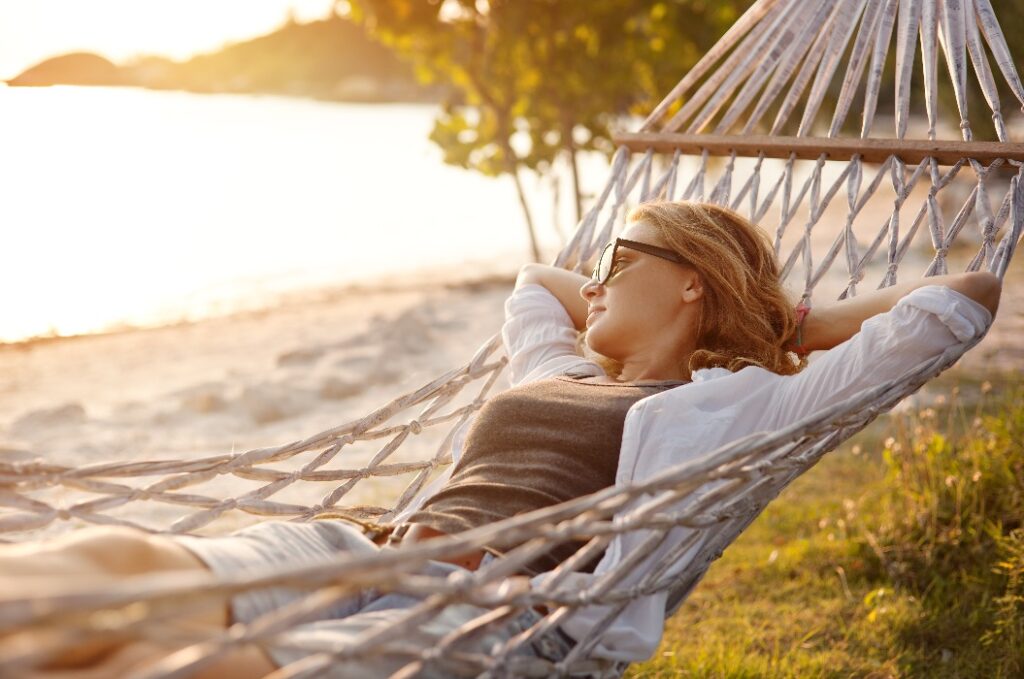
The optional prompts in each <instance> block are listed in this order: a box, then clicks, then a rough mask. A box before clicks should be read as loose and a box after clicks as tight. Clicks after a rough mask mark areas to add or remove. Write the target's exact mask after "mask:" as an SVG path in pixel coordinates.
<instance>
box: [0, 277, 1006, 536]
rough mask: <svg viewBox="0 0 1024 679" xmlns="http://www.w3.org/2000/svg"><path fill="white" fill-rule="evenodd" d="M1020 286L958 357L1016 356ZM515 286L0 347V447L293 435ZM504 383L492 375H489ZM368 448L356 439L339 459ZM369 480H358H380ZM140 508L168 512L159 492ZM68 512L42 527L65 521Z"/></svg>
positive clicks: (494, 320) (208, 443)
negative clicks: (976, 340) (993, 321)
mask: <svg viewBox="0 0 1024 679" xmlns="http://www.w3.org/2000/svg"><path fill="white" fill-rule="evenodd" d="M1019 269H1021V267H1020V266H1019V263H1018V265H1017V266H1015V267H1014V269H1012V270H1011V274H1012V275H1011V276H1010V280H1011V281H1012V280H1017V279H1019V278H1021V275H1020V274H1019V273H1017V270H1019ZM1014 287H1016V288H1019V285H1017V286H1014V285H1013V284H1012V282H1011V283H1010V284H1008V286H1007V293H1006V294H1005V295H1004V299H1003V305H1002V308H1001V310H1000V314H999V319H998V322H997V324H996V326H995V327H994V329H993V331H992V332H990V334H989V336H988V337H986V339H985V340H984V341H983V343H982V344H981V345H980V346H979V347H977V348H976V349H975V350H974V351H972V352H971V353H970V354H968V355H967V356H966V357H965V358H964V359H963V360H962V361H961V363H960V364H959V365H958V366H957V367H956V368H954V370H958V371H962V372H963V373H964V374H970V375H973V376H977V375H981V374H984V373H985V372H986V371H989V370H1019V369H1020V366H1021V365H1024V341H1022V339H1021V338H1022V337H1024V332H1022V331H1024V308H1022V306H1024V305H1022V303H1021V302H1022V299H1021V298H1022V296H1021V295H1019V294H1017V291H1016V290H1015V289H1014ZM511 289H512V279H511V277H509V276H507V275H504V276H498V277H494V278H487V279H480V280H477V281H475V282H461V283H457V284H456V283H448V284H445V283H441V282H436V283H432V284H430V285H421V286H398V287H395V288H393V289H388V290H383V289H377V290H360V289H347V290H324V291H321V292H318V293H312V294H307V295H306V296H305V297H303V298H301V299H293V300H292V301H290V302H289V303H287V304H282V305H280V306H276V307H274V308H270V309H267V310H263V311H257V312H246V313H239V314H235V315H230V316H224V317H219V318H210V319H206V320H202V321H197V322H192V323H181V324H177V325H171V326H166V327H159V328H153V329H140V330H129V331H124V332H115V333H110V334H102V335H87V336H81V337H73V338H65V339H52V340H36V341H31V342H25V343H20V344H11V345H4V346H2V347H0V455H2V456H3V458H4V459H8V460H14V459H26V458H29V457H36V456H38V457H41V458H43V459H44V460H46V461H48V462H55V463H60V464H66V465H69V466H75V465H82V464H91V463H97V462H105V461H114V460H141V459H175V458H176V459H190V458H195V457H200V456H207V455H218V454H224V453H231V452H242V451H246V450H249V449H252V448H261V447H266V446H271V445H278V444H283V443H287V442H289V441H293V440H297V439H302V438H305V437H307V436H309V435H312V434H315V433H317V432H320V431H322V430H325V429H328V428H330V427H333V426H336V425H339V424H342V423H345V422H348V421H350V420H353V419H355V418H357V417H360V416H362V415H364V414H366V413H367V412H369V411H370V410H372V409H374V408H376V407H378V406H380V405H382V404H384V403H386V402H387V401H389V400H390V399H392V398H394V397H395V396H398V395H400V394H402V393H405V392H407V391H410V390H412V389H414V388H416V387H419V386H421V385H422V384H424V383H426V382H428V381H429V380H431V379H433V378H435V377H437V376H438V375H441V374H442V373H444V372H445V371H447V370H449V369H451V368H453V367H456V366H458V365H460V364H462V363H464V362H465V361H467V360H468V359H469V358H470V357H471V356H472V355H473V353H474V351H475V350H476V349H477V348H478V347H479V346H480V345H481V344H482V343H483V342H485V341H486V340H487V339H489V338H490V337H491V336H492V335H493V334H494V333H495V332H497V331H498V330H499V329H500V326H501V320H502V314H503V301H504V299H505V298H506V297H507V295H508V294H509V292H510V291H511ZM505 385H506V383H505V382H504V377H502V378H501V380H499V382H498V383H497V384H496V385H495V388H497V389H500V388H503V387H504V386H505ZM919 398H921V397H919ZM439 436H440V432H438V433H437V434H436V435H434V434H433V432H429V433H426V432H425V435H424V436H421V437H415V438H410V439H409V440H408V441H407V442H406V443H405V444H404V445H403V450H404V452H403V457H404V458H405V459H411V457H407V456H413V457H414V456H416V455H429V454H430V452H431V449H432V448H433V447H434V446H436V444H437V442H438V440H439ZM357 447H358V446H357ZM372 452H373V449H372V448H367V449H365V450H363V451H361V452H360V451H358V450H353V451H352V452H351V453H349V456H350V457H348V458H346V460H351V461H356V460H358V459H366V458H367V457H368V456H369V455H371V454H372ZM353 456H355V457H353ZM376 481H377V480H373V483H366V484H361V485H366V486H367V487H368V488H369V489H370V490H371V491H374V488H375V487H374V484H375V483H376ZM246 483H247V482H244V481H242V480H239V479H235V478H234V477H228V478H220V479H217V480H215V482H214V483H212V484H208V485H206V486H205V487H204V489H203V492H204V493H206V494H209V495H213V496H215V497H217V496H221V495H217V494H219V493H238V492H244V490H247V489H248V488H250V487H251V486H248V485H246ZM309 485H317V484H309ZM400 487H401V486H386V485H385V486H377V487H376V491H375V492H379V493H383V494H384V495H387V494H388V493H394V492H397V488H400ZM325 489H326V485H325V488H324V489H316V490H309V489H307V490H305V491H299V490H295V492H294V493H293V492H291V489H289V491H288V492H287V493H285V494H284V495H282V496H281V497H280V498H279V499H287V500H296V501H307V502H315V501H316V500H317V499H318V498H319V497H321V496H322V492H323V491H324V490H325ZM303 492H305V493H308V494H306V495H303V494H302V493H303ZM86 497H87V496H86ZM275 497H277V496H275ZM51 499H53V500H54V501H56V502H66V501H69V500H71V499H72V498H71V496H70V495H66V496H63V497H62V496H61V495H60V494H57V495H54V496H53V497H52V498H51ZM362 499H363V500H365V499H366V498H365V497H363V498H362ZM380 501H381V502H386V501H387V500H386V499H385V498H381V499H380ZM146 506H147V508H148V507H152V508H153V512H154V513H153V518H155V519H157V522H158V523H159V522H160V521H162V518H161V514H162V512H163V511H164V510H165V509H166V505H160V504H157V503H152V505H151V504H150V503H146ZM149 511H150V509H143V508H139V507H136V508H133V509H132V510H131V515H132V516H133V518H136V519H138V518H139V517H142V518H141V519H139V520H143V522H145V521H144V519H145V518H146V517H147V516H148V514H147V512H149ZM232 514H233V515H237V514H238V513H237V512H234V513H232ZM253 518H255V517H253ZM232 521H242V522H243V523H245V522H247V519H246V518H245V517H243V518H241V519H239V518H238V517H237V516H236V517H235V518H233V519H232ZM57 523H61V522H57ZM63 523H64V526H63V527H62V526H58V525H56V524H54V525H53V526H51V527H50V529H48V531H49V530H64V529H66V527H67V522H63ZM15 539H17V538H15Z"/></svg>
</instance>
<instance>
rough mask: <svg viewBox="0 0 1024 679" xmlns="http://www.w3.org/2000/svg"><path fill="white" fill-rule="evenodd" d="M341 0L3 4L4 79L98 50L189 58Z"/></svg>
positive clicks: (30, 0) (0, 61) (120, 55)
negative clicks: (41, 64) (47, 61)
mask: <svg viewBox="0 0 1024 679" xmlns="http://www.w3.org/2000/svg"><path fill="white" fill-rule="evenodd" d="M333 5H334V0H0V80H8V79H11V78H13V77H14V76H16V75H18V74H19V73H21V72H22V71H23V70H25V69H26V68H28V67H29V66H32V65H34V64H36V63H38V62H40V61H42V60H43V59H46V58H48V57H51V56H55V55H58V54H65V53H67V52H78V51H85V52H94V53H97V54H100V55H102V56H104V57H107V58H108V59H110V60H111V61H114V62H122V61H124V60H126V59H130V58H131V57H133V56H136V55H140V54H156V55H161V56H166V57H171V58H172V59H179V60H181V59H187V58H188V57H190V56H192V55H194V54H199V53H202V52H209V51H213V50H216V49H218V48H220V47H221V46H223V45H224V44H225V43H230V42H239V41H242V40H246V39H248V38H252V37H256V36H258V35H263V34H265V33H268V32H270V31H273V30H274V29H275V28H277V27H278V26H280V25H281V24H282V23H284V22H285V20H286V19H287V18H288V16H289V13H292V14H293V15H294V17H295V18H296V20H298V21H300V22H303V21H311V20H314V19H320V18H323V17H324V16H326V15H327V13H328V12H329V11H330V9H331V7H332V6H333Z"/></svg>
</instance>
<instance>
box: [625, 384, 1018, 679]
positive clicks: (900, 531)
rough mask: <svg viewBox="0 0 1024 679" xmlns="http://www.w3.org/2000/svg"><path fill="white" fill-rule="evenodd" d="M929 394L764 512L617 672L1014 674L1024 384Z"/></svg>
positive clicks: (944, 388)
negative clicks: (635, 659) (641, 659)
mask: <svg viewBox="0 0 1024 679" xmlns="http://www.w3.org/2000/svg"><path fill="white" fill-rule="evenodd" d="M993 384H995V386H994V387H993ZM929 389H930V391H929V393H928V394H922V395H921V398H920V399H919V401H923V402H924V403H925V404H926V405H927V407H919V408H916V409H912V410H908V411H905V412H903V413H902V414H899V415H893V416H892V417H890V418H887V419H886V420H880V421H878V422H876V423H874V424H873V425H872V426H870V427H869V428H868V429H866V430H865V431H863V432H861V433H860V434H859V435H857V436H856V437H854V439H852V440H851V441H849V442H847V443H846V444H845V445H843V446H842V447H841V448H840V449H839V450H837V451H835V452H833V453H830V454H829V455H827V456H825V458H824V459H823V460H822V461H821V462H820V463H819V464H818V465H817V466H816V467H815V468H813V469H811V470H810V471H808V472H807V473H806V474H804V475H803V476H802V477H800V478H799V479H797V480H796V481H795V482H794V483H793V484H792V485H791V486H790V487H789V488H788V489H787V490H786V491H785V492H783V493H782V495H780V497H779V498H777V499H776V500H775V501H774V502H773V503H771V504H770V505H769V506H768V508H767V509H766V510H765V511H764V513H763V514H762V515H761V516H760V517H758V519H757V520H756V521H755V522H754V523H753V524H752V525H751V526H750V528H749V529H748V530H747V531H746V532H745V533H744V534H743V535H742V536H741V537H740V538H739V539H738V540H737V541H736V542H735V543H734V544H733V545H732V546H730V547H729V548H728V549H727V550H726V551H725V553H724V554H723V556H722V558H721V559H719V561H717V562H716V563H715V564H713V565H712V567H711V569H710V570H709V571H708V574H707V576H706V577H705V578H704V580H703V581H702V582H701V584H700V585H698V587H697V588H696V590H695V591H694V593H693V594H692V595H691V596H690V598H689V599H688V600H687V601H686V602H685V603H684V604H683V606H682V607H681V608H680V610H679V611H678V612H677V614H676V615H675V616H674V617H673V618H672V619H671V620H669V621H668V623H667V625H666V630H665V636H664V639H663V640H662V643H661V646H660V648H659V649H658V651H657V652H656V653H655V655H654V656H653V658H652V659H651V660H649V661H648V662H646V663H642V664H636V665H634V666H633V667H632V668H631V669H630V670H629V672H628V673H627V675H626V676H628V677H633V678H639V677H716V678H717V677H730V678H736V679H740V678H746V677H751V678H752V677H800V678H803V677H872V678H874V677H878V678H881V677H929V678H932V677H951V678H952V677H963V678H965V679H966V678H971V679H974V678H976V677H994V678H998V677H1005V678H1009V677H1021V676H1024V526H1022V519H1024V381H1022V380H1020V378H1017V377H1015V376H1005V377H1003V378H1000V379H999V380H996V379H993V380H992V381H991V382H983V381H980V380H977V379H970V378H967V377H966V376H963V375H961V376H959V377H955V376H949V375H947V376H944V377H943V378H940V379H939V380H938V381H936V382H933V383H932V385H930V387H929Z"/></svg>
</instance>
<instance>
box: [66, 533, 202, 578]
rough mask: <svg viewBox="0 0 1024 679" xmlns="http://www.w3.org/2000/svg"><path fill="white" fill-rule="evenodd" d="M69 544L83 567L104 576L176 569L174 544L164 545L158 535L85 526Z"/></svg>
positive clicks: (74, 535)
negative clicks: (98, 571) (93, 569)
mask: <svg viewBox="0 0 1024 679" xmlns="http://www.w3.org/2000/svg"><path fill="white" fill-rule="evenodd" d="M71 541H72V542H71V545H70V547H71V549H72V550H73V551H74V553H75V555H76V556H77V557H78V558H79V559H82V560H84V561H85V562H86V564H85V565H86V566H87V567H94V568H96V569H98V570H100V571H103V572H106V573H111V574H122V575H131V574H138V573H144V572H149V571H153V570H163V569H167V568H175V567H180V566H179V565H178V564H176V563H175V559H174V558H173V557H174V556H175V554H176V552H175V550H174V549H171V547H178V546H177V545H172V546H168V545H164V544H162V543H163V542H166V541H163V540H161V538H160V536H158V535H154V534H152V533H148V532H146V531H144V530H140V529H138V528H130V527H127V526H95V527H89V528H84V529H82V530H80V531H76V534H73V536H72V538H71ZM178 549H182V550H183V548H180V547H178Z"/></svg>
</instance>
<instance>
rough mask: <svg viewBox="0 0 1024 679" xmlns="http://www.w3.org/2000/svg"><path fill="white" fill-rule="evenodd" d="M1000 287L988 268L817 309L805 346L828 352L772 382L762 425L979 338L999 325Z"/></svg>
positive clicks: (785, 420) (791, 417) (796, 415)
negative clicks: (994, 319)
mask: <svg viewBox="0 0 1024 679" xmlns="http://www.w3.org/2000/svg"><path fill="white" fill-rule="evenodd" d="M1000 290H1001V284H1000V281H999V279H998V277H996V276H993V275H991V274H987V273H967V274H955V275H952V276H933V277H929V278H925V279H922V280H920V281H914V282H912V283H909V284H905V285H897V286H892V287H890V288H886V289H884V290H878V291H876V292H870V293H866V294H863V295H858V296H857V297H856V298H855V299H851V300H845V301H842V302H837V303H835V304H832V305H828V306H826V307H822V308H819V307H815V308H814V310H813V311H811V313H810V315H808V316H807V318H806V319H805V320H804V322H805V324H806V325H805V327H804V332H803V336H804V339H805V345H806V346H807V347H808V348H809V349H812V350H813V349H828V351H822V352H820V354H818V355H816V356H815V357H814V358H813V359H812V360H811V362H810V364H809V365H808V366H807V367H806V368H805V369H803V370H802V371H800V372H799V373H797V374H795V375H789V376H785V377H781V376H779V377H778V379H773V380H770V381H769V382H768V383H767V389H768V390H769V392H770V393H766V394H762V396H763V397H764V398H763V399H762V401H760V402H761V403H762V404H763V406H764V407H763V408H762V409H761V411H760V412H761V415H760V418H759V420H758V423H757V426H758V427H759V428H761V429H766V430H772V429H777V428H779V427H781V426H785V425H787V424H790V423H792V422H796V421H797V420H799V419H801V418H803V417H805V416H808V415H811V414H812V413H815V412H817V411H819V410H821V409H823V408H826V407H828V406H830V405H833V404H836V403H839V402H840V401H843V400H845V399H847V398H850V397H852V396H854V395H856V394H857V393H858V392H860V391H862V390H864V389H868V388H871V387H875V386H878V385H881V384H883V383H886V382H889V381H892V380H895V379H900V378H902V377H903V376H905V375H907V374H908V373H909V372H911V371H913V370H915V369H916V368H917V367H919V366H921V365H923V364H924V363H925V362H927V361H930V360H932V359H935V358H937V357H938V356H940V355H942V353H943V352H945V351H946V350H947V349H948V348H950V347H952V346H954V345H957V344H966V343H969V342H972V341H974V340H976V339H977V338H978V337H979V336H981V335H983V334H984V333H985V332H986V331H987V329H988V327H989V325H990V324H991V322H992V317H993V312H994V311H995V310H996V308H997V306H998V304H999V293H1000Z"/></svg>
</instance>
